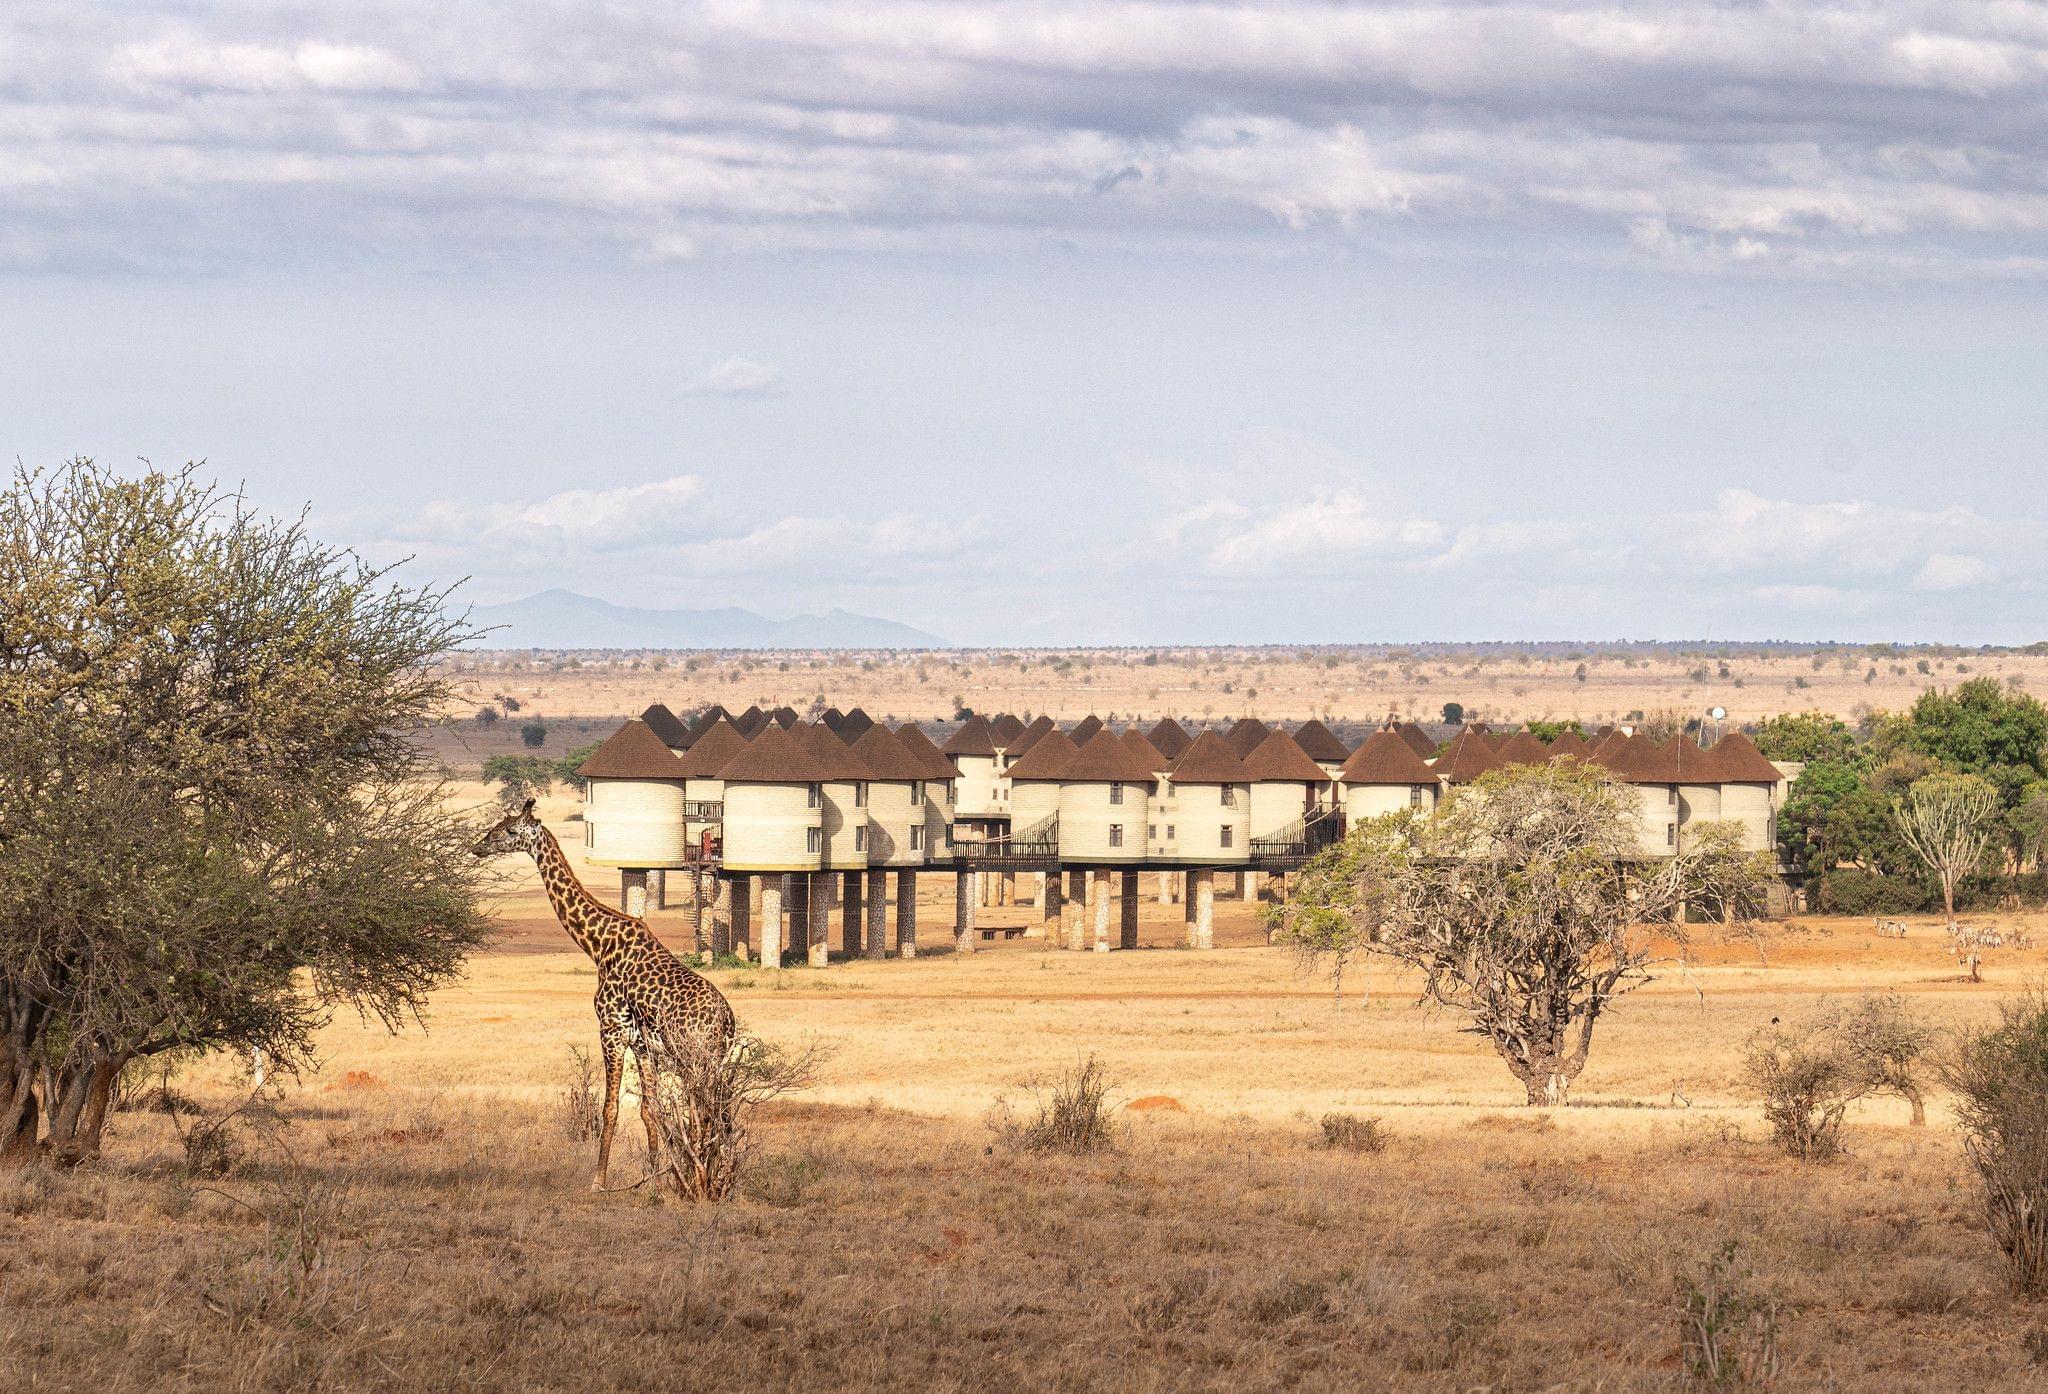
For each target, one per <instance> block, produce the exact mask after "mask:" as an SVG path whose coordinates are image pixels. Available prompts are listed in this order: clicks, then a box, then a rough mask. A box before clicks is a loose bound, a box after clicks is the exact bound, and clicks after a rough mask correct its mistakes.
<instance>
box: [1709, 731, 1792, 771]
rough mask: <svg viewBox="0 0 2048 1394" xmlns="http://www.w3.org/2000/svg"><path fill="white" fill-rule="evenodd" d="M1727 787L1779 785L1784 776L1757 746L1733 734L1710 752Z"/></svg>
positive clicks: (1735, 733) (1745, 737)
mask: <svg viewBox="0 0 2048 1394" xmlns="http://www.w3.org/2000/svg"><path fill="white" fill-rule="evenodd" d="M1707 754H1708V755H1710V756H1712V757H1713V761H1714V768H1715V770H1716V771H1717V772H1718V773H1719V775H1720V779H1721V782H1722V783H1724V784H1776V783H1777V782H1778V781H1779V780H1781V779H1783V778H1784V777H1785V776H1784V775H1783V774H1782V773H1780V772H1779V770H1778V767H1777V766H1776V765H1774V764H1772V763H1771V762H1770V760H1769V759H1768V758H1766V757H1765V755H1764V753H1763V752H1762V751H1761V750H1758V749H1757V748H1756V742H1755V741H1753V740H1751V739H1750V738H1749V737H1748V736H1746V735H1744V734H1743V733H1742V732H1740V731H1734V732H1731V733H1729V734H1728V735H1725V736H1723V737H1721V739H1720V740H1718V741H1715V742H1714V748H1713V749H1712V750H1709V751H1708V752H1707Z"/></svg>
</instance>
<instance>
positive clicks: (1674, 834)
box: [1664, 823, 1678, 847]
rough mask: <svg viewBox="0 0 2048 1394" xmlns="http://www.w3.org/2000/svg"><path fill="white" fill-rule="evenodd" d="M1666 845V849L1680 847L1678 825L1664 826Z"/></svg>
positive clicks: (1667, 824)
mask: <svg viewBox="0 0 2048 1394" xmlns="http://www.w3.org/2000/svg"><path fill="white" fill-rule="evenodd" d="M1664 845H1665V846H1666V847H1676V846H1677V845H1678V824H1676V823H1666V824H1665V825H1664Z"/></svg>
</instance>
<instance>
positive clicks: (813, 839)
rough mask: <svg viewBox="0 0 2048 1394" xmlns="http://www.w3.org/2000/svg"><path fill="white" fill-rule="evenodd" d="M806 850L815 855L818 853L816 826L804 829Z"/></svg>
mask: <svg viewBox="0 0 2048 1394" xmlns="http://www.w3.org/2000/svg"><path fill="white" fill-rule="evenodd" d="M804 850H805V851H806V852H809V853H810V854H811V855H812V856H814V857H815V856H817V855H818V830H817V829H816V828H805V829H804Z"/></svg>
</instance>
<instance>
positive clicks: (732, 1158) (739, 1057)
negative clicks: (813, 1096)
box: [641, 1036, 825, 1201]
mask: <svg viewBox="0 0 2048 1394" xmlns="http://www.w3.org/2000/svg"><path fill="white" fill-rule="evenodd" d="M648 1054H649V1056H650V1057H651V1058H652V1061H653V1065H654V1068H653V1070H652V1071H651V1073H652V1074H653V1076H654V1079H653V1080H652V1081H651V1082H649V1081H647V1080H645V1079H643V1081H642V1085H641V1087H642V1089H643V1090H644V1091H645V1093H644V1095H643V1097H644V1098H646V1099H647V1100H648V1101H649V1107H651V1108H652V1110H653V1114H654V1123H655V1132H656V1133H657V1134H658V1135H659V1136H660V1138H661V1153H662V1155H661V1156H660V1157H659V1158H658V1159H655V1163H654V1165H655V1170H654V1173H653V1174H654V1175H655V1176H658V1177H659V1178H661V1180H662V1181H663V1182H664V1183H665V1184H666V1185H667V1186H668V1188H669V1189H670V1190H673V1191H674V1192H675V1193H676V1194H677V1195H678V1196H680V1197H681V1198H682V1199H684V1200H704V1201H720V1200H725V1199H727V1198H729V1197H730V1196H732V1194H733V1193H734V1192H735V1191H736V1190H737V1189H738V1188H739V1185H740V1181H741V1177H742V1174H743V1173H744V1171H745V1169H746V1166H747V1162H748V1160H749V1159H750V1157H751V1156H752V1155H753V1145H754V1134H753V1119H754V1115H755V1113H756V1112H757V1111H758V1110H759V1109H760V1107H761V1105H763V1104H765V1103H767V1102H769V1101H770V1100H772V1099H779V1098H781V1097H782V1096H783V1095H785V1094H789V1093H792V1092H794V1091H795V1090H798V1089H801V1088H803V1087H805V1086H806V1085H808V1084H809V1083H810V1082H811V1081H812V1079H814V1078H815V1077H816V1075H817V1072H818V1066H819V1065H820V1064H821V1063H822V1062H823V1060H824V1058H825V1052H824V1048H823V1047H822V1046H820V1045H818V1044H817V1043H816V1042H811V1043H808V1044H806V1045H805V1046H803V1047H802V1048H801V1049H798V1050H785V1049H783V1048H782V1047H779V1046H775V1045H771V1044H769V1043H768V1042H766V1041H763V1040H760V1039H759V1038H757V1037H753V1036H741V1037H739V1038H737V1039H735V1040H734V1041H733V1042H732V1044H731V1045H730V1046H718V1045H715V1044H713V1043H710V1042H705V1041H700V1040H696V1039H694V1038H693V1039H690V1040H686V1041H684V1042H683V1043H681V1044H680V1045H679V1046H675V1047H670V1046H667V1045H661V1044H656V1045H655V1046H654V1047H653V1048H651V1049H650V1050H649V1052H648Z"/></svg>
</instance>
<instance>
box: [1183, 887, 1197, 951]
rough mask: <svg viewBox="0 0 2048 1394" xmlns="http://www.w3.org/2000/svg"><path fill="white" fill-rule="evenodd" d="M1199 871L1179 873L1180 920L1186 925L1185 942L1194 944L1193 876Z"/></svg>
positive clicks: (1189, 945)
mask: <svg viewBox="0 0 2048 1394" xmlns="http://www.w3.org/2000/svg"><path fill="white" fill-rule="evenodd" d="M1200 874H1201V873H1200V872H1195V871H1183V872H1182V873H1181V874H1180V877H1181V879H1180V908H1181V920H1182V922H1183V923H1185V924H1186V925H1187V944H1188V947H1189V948H1191V949H1192V948H1193V947H1194V946H1195V878H1196V877H1197V876H1199V875H1200Z"/></svg>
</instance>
